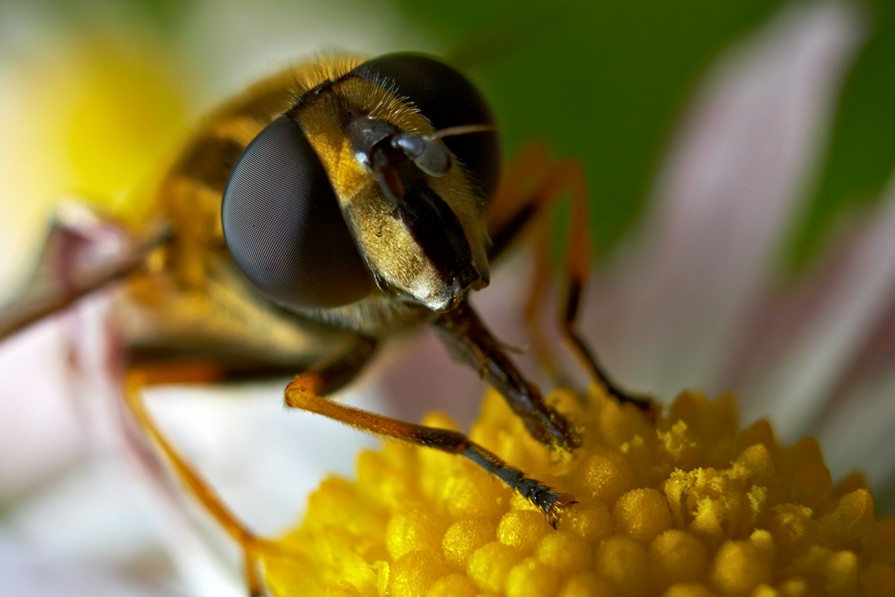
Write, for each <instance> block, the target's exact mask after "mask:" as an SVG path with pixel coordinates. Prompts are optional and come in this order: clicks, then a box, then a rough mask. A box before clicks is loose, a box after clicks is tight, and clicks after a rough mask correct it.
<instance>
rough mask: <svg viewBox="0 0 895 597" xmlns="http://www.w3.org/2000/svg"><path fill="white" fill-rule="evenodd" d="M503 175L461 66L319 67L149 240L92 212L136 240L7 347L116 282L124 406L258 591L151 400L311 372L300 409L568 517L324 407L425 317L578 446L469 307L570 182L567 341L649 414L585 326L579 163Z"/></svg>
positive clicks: (288, 87)
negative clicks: (161, 390) (174, 387)
mask: <svg viewBox="0 0 895 597" xmlns="http://www.w3.org/2000/svg"><path fill="white" fill-rule="evenodd" d="M500 172H501V153H500V145H499V139H498V134H497V129H496V125H495V120H494V117H493V115H492V114H491V111H490V109H489V108H488V105H487V103H486V102H485V100H484V98H483V97H482V95H481V94H480V93H479V92H478V91H477V90H476V89H475V87H473V85H472V84H471V83H470V82H469V81H468V80H467V79H466V78H465V77H464V76H463V75H461V74H460V73H459V72H457V71H456V70H454V69H453V68H451V67H449V66H447V65H446V64H444V63H442V62H440V61H438V60H436V59H433V58H430V57H426V56H422V55H416V54H404V53H398V54H388V55H384V56H380V57H377V58H372V59H367V58H364V57H358V56H342V57H334V58H324V59H316V60H312V61H309V62H306V63H304V64H300V65H298V66H296V67H294V68H292V69H290V70H287V71H285V72H283V73H280V74H278V75H276V76H273V77H271V78H268V79H266V80H263V81H261V82H260V83H258V84H257V85H255V86H253V87H251V88H250V89H249V90H248V91H247V92H246V93H245V94H243V95H241V96H239V97H237V98H235V99H234V100H232V101H230V102H228V103H226V104H224V105H223V106H222V107H221V108H220V109H218V110H217V111H216V112H215V113H213V114H212V115H211V116H210V117H209V118H208V119H207V120H206V121H205V122H204V124H202V125H201V127H200V128H199V129H198V131H197V132H196V134H195V135H194V137H193V138H192V140H191V141H190V142H189V143H187V144H186V146H185V147H184V148H183V150H182V151H181V153H180V154H179V156H178V157H177V159H176V160H175V161H174V163H173V165H172V166H171V168H170V169H169V170H168V172H167V174H166V175H165V176H164V177H163V178H162V180H161V183H160V185H159V186H158V189H157V190H156V192H155V194H154V196H153V197H152V200H151V201H149V202H148V203H147V206H146V216H145V221H144V228H143V230H140V231H137V232H134V231H130V230H127V228H126V227H124V226H123V225H121V224H118V223H116V222H114V221H113V220H110V219H105V220H98V222H101V224H102V226H104V227H106V228H108V229H111V230H115V231H118V232H120V234H121V236H122V237H123V239H124V240H123V242H122V246H123V249H122V252H121V255H119V257H118V258H117V259H115V260H113V261H112V262H111V263H99V264H91V263H75V264H68V265H73V266H74V268H75V269H74V271H76V272H77V276H68V278H69V279H68V280H67V281H66V283H65V284H62V285H57V286H56V287H54V288H53V289H52V290H51V291H50V292H45V293H43V295H42V296H39V297H38V298H39V300H37V301H36V302H35V301H31V302H27V303H21V304H20V305H19V306H17V307H13V308H11V309H8V310H7V311H6V312H5V313H4V314H3V315H2V316H0V338H2V337H5V336H9V335H10V334H12V333H14V332H15V331H17V330H18V329H20V328H22V327H24V326H25V325H27V324H29V323H31V322H33V321H35V320H36V319H38V318H40V317H42V316H44V315H47V314H49V313H52V312H55V311H58V310H60V309H62V308H64V307H66V306H68V305H70V304H71V303H73V302H74V301H76V300H78V299H79V298H80V297H82V296H84V295H85V294H87V293H89V292H91V291H93V290H96V289H98V288H102V287H106V286H108V285H110V284H113V283H116V284H118V286H119V289H118V290H119V292H120V300H119V303H118V313H119V314H120V320H121V321H120V325H121V328H122V334H123V341H124V344H125V351H126V357H125V358H126V372H125V374H124V377H125V379H124V386H125V389H124V397H125V402H126V404H127V405H128V407H129V409H130V411H131V413H132V415H133V417H134V420H135V421H136V422H137V423H138V425H139V427H140V428H141V429H142V430H143V431H144V432H145V434H146V435H147V436H149V437H150V438H151V439H152V440H153V441H154V442H155V444H156V446H157V447H158V449H159V450H160V452H161V453H162V455H163V456H164V459H165V461H166V462H167V464H168V466H169V467H170V469H171V470H172V472H173V473H174V474H175V475H176V476H177V477H178V478H179V479H180V480H181V481H182V482H183V483H184V484H185V485H186V487H187V488H188V489H189V491H190V493H192V494H193V495H194V497H195V498H196V499H197V500H198V501H199V502H200V504H201V505H202V506H203V507H204V508H205V509H206V510H207V511H208V513H209V514H210V515H211V516H212V517H213V518H214V519H215V520H216V521H217V522H218V523H219V524H220V525H221V526H222V527H223V528H224V529H225V530H226V531H227V532H228V533H229V534H230V535H231V536H232V538H233V539H235V540H236V541H237V542H238V543H239V544H240V546H241V547H242V550H243V553H244V556H245V561H246V570H247V574H248V579H247V582H248V585H249V588H250V590H251V591H252V592H253V593H254V592H258V590H259V588H260V583H259V581H258V579H257V577H256V573H255V572H254V567H253V562H254V556H255V554H257V551H258V550H259V549H262V548H263V541H262V540H260V539H258V538H256V537H255V536H254V535H253V534H252V533H251V531H249V530H248V529H247V528H246V527H245V525H244V524H243V523H242V522H241V521H240V520H239V519H238V518H237V517H236V516H235V515H234V514H233V513H231V511H230V510H229V509H228V508H227V507H226V505H225V504H224V503H223V501H221V500H220V499H219V498H218V497H217V496H216V494H215V493H214V491H213V490H212V489H211V488H210V487H209V486H208V484H207V483H206V482H205V481H204V480H203V479H202V477H201V476H200V475H199V474H198V473H197V472H196V471H194V470H193V469H192V467H191V466H190V465H189V463H188V462H186V461H185V460H184V459H183V458H182V457H181V456H180V454H179V453H178V451H177V450H176V449H175V447H174V446H173V445H172V444H171V443H169V442H168V440H167V439H166V437H165V436H164V434H163V433H162V431H161V430H160V428H159V427H158V426H157V425H156V424H155V422H154V421H153V419H152V417H151V416H150V415H149V413H148V411H147V410H146V409H145V407H144V405H143V402H142V394H141V390H142V389H143V388H145V387H147V386H149V385H154V384H163V383H166V382H171V381H175V380H176V381H195V382H199V381H219V382H226V381H236V380H246V379H258V378H265V377H272V376H278V375H284V374H292V375H295V374H297V377H295V378H294V379H293V380H292V381H291V382H290V383H289V384H288V386H287V387H286V390H285V403H286V405H287V406H288V407H291V408H298V409H303V410H308V411H311V412H314V413H318V414H322V415H324V416H326V417H329V418H332V419H335V420H338V421H341V422H343V423H346V424H348V425H352V426H354V427H357V428H360V429H362V430H365V431H368V432H372V433H374V434H376V435H380V436H385V437H391V438H395V439H398V440H403V441H407V442H411V443H415V444H418V445H422V446H426V447H430V448H434V449H438V450H443V451H447V452H450V453H455V454H457V455H460V456H464V457H466V458H468V459H470V460H472V461H473V462H475V463H476V464H478V465H480V466H481V467H482V468H484V469H485V470H486V471H487V472H489V473H490V474H492V475H494V476H496V477H497V478H499V479H500V480H501V481H502V482H504V483H506V484H507V485H508V486H509V487H511V488H512V489H514V490H516V491H518V492H519V493H521V494H522V495H523V496H524V497H526V498H527V499H528V500H529V501H531V502H532V503H533V504H534V505H535V506H536V507H537V508H539V509H540V510H541V511H542V512H544V513H545V515H547V516H548V518H550V519H551V520H552V521H555V520H556V518H557V516H558V515H559V513H560V512H561V510H562V509H563V508H564V507H566V506H568V505H570V504H571V503H572V502H573V498H572V497H571V496H569V495H566V494H563V493H560V492H559V491H556V490H554V489H552V488H550V487H547V486H546V485H545V484H543V483H541V482H539V481H537V480H535V479H531V478H529V477H527V476H526V475H525V474H524V472H522V471H520V470H518V469H515V468H514V467H513V466H512V465H511V464H509V463H506V462H503V461H502V460H501V459H500V458H498V457H497V456H496V455H494V454H492V453H491V452H489V451H488V450H486V449H485V448H483V447H481V446H479V445H477V444H475V443H473V442H472V441H470V440H469V439H468V438H466V437H465V436H464V435H462V434H460V433H458V432H454V431H447V430H442V429H435V428H430V427H424V426H421V425H415V424H410V423H406V422H403V421H398V420H395V419H391V418H387V417H384V416H380V415H376V414H373V413H370V412H366V411H361V410H357V409H354V408H351V407H347V406H344V405H341V404H339V403H337V402H334V401H332V400H329V399H328V398H327V397H328V396H330V395H332V394H333V393H334V392H336V391H337V390H338V389H340V388H341V387H343V386H345V385H346V384H348V383H350V382H351V381H352V380H353V379H354V378H355V376H356V375H357V374H358V372H359V371H361V370H362V368H363V367H364V365H365V364H366V363H367V362H368V361H369V360H370V359H371V358H372V357H373V356H374V354H375V352H376V347H377V345H379V344H380V343H381V342H383V341H384V340H386V339H387V338H388V337H389V336H391V335H393V334H395V333H396V332H398V331H400V330H403V329H406V328H409V327H412V326H419V325H426V324H428V325H432V326H434V327H435V328H436V330H437V331H438V332H439V335H440V337H441V339H442V340H443V342H444V344H445V346H446V347H447V349H448V350H449V351H450V352H451V353H452V354H453V355H454V356H455V357H456V358H457V359H459V360H461V361H463V362H466V363H468V364H469V365H470V366H472V367H474V368H476V369H478V370H479V371H480V373H481V375H482V376H483V377H484V378H485V380H486V381H487V382H488V383H490V384H491V385H492V386H494V387H495V388H496V389H497V390H499V391H500V393H501V394H502V395H503V396H504V397H505V398H506V400H507V402H508V403H509V405H510V406H511V408H512V410H513V411H514V412H515V413H516V414H517V415H518V416H519V417H520V418H521V419H522V420H523V422H524V423H525V426H526V427H527V429H528V431H529V433H530V434H531V435H532V436H533V437H534V438H535V439H537V440H538V441H540V442H543V443H545V444H549V445H552V446H555V447H557V448H558V449H573V448H575V447H576V446H577V445H578V438H577V436H576V433H575V430H574V427H573V425H572V424H571V423H570V421H568V420H567V419H566V418H565V417H564V416H563V415H562V413H560V412H557V411H556V410H554V409H553V408H552V407H551V406H550V405H548V404H547V403H545V401H544V399H543V397H542V394H541V392H540V390H539V389H538V388H537V387H536V386H535V385H533V384H532V383H531V382H529V381H528V380H527V379H526V377H525V376H524V375H523V374H522V373H521V372H520V371H519V369H518V368H517V367H516V366H515V365H514V363H513V361H512V360H511V359H510V358H509V357H508V356H507V355H506V352H505V349H504V347H503V345H502V344H501V343H500V342H499V341H498V340H497V339H496V338H495V337H494V336H493V335H492V334H491V332H490V331H489V330H488V328H487V326H486V325H485V324H484V323H483V322H482V320H481V319H480V318H479V316H478V314H477V313H476V311H475V309H473V307H472V306H471V304H470V303H469V301H468V294H469V292H470V291H472V290H479V289H482V288H484V287H485V286H487V284H488V281H489V264H490V263H491V261H492V260H493V259H495V258H497V257H498V256H499V255H500V254H501V253H502V252H503V251H504V250H505V249H506V247H507V245H508V244H509V243H510V241H511V240H512V239H513V238H514V237H516V236H518V234H519V233H520V231H521V230H522V229H523V228H524V227H525V226H526V224H527V223H528V222H529V221H531V220H532V219H533V218H535V217H536V216H537V215H538V213H539V212H540V211H542V209H543V208H544V207H545V206H546V205H548V204H549V203H550V202H551V201H552V200H553V199H554V198H556V197H558V196H559V195H560V194H561V192H563V191H564V190H566V189H568V190H569V191H570V195H571V197H572V200H573V206H574V207H573V210H574V211H573V213H574V218H573V223H572V224H573V225H572V233H571V235H570V241H569V256H568V259H567V261H568V264H569V268H568V269H569V274H570V276H569V285H568V286H569V287H568V292H567V298H566V302H565V309H564V311H563V314H562V315H563V316H562V322H563V331H564V335H565V337H566V339H567V340H569V341H570V346H571V348H572V350H573V353H574V354H575V355H576V356H577V357H578V358H579V360H580V361H581V363H582V364H583V365H584V366H585V367H586V369H587V371H588V372H589V373H590V375H591V376H592V378H593V379H595V380H597V381H598V382H600V383H603V384H605V385H606V386H607V388H608V389H609V391H610V392H612V393H614V394H615V395H617V396H618V397H619V398H620V399H622V400H626V401H630V402H633V403H635V404H636V405H638V406H640V407H642V408H648V404H649V403H648V401H646V400H644V399H641V398H639V397H635V396H630V395H628V394H626V393H624V392H623V391H621V390H620V389H619V388H618V387H617V386H616V385H615V384H613V383H612V382H611V381H610V380H609V379H608V378H607V377H606V375H605V374H604V372H603V371H602V370H601V368H600V367H599V366H598V364H597V362H596V360H595V359H594V357H593V355H592V354H591V353H590V352H589V350H588V349H587V347H586V346H585V345H584V343H583V342H582V341H581V340H580V338H579V337H578V336H577V334H576V333H575V329H574V322H575V319H576V314H577V309H578V300H579V297H580V294H581V290H582V288H583V284H584V279H585V275H586V271H587V264H588V260H587V252H588V251H587V243H586V224H585V222H586V213H585V212H584V210H585V200H586V198H585V192H586V191H585V187H584V182H583V177H582V174H581V172H580V170H579V169H578V167H577V166H576V165H575V163H574V162H571V161H564V162H556V163H550V162H549V161H547V160H546V159H545V156H544V155H543V154H540V153H537V152H529V153H527V154H523V156H522V157H520V158H519V159H518V160H517V161H516V162H515V165H513V166H511V167H510V169H509V170H507V171H506V173H505V174H504V180H503V183H502V184H501V185H500V186H499V185H498V183H499V178H500ZM523 179H525V181H526V182H525V184H523V183H522V181H523ZM83 236H84V234H83V230H81V229H79V228H78V227H77V224H76V223H73V222H70V221H67V220H66V218H64V217H61V218H59V219H58V220H57V221H56V222H55V224H54V230H53V232H52V233H51V235H50V241H49V243H48V249H47V250H46V251H45V254H48V253H52V254H54V255H56V257H54V259H59V258H60V256H62V257H61V258H63V259H64V258H68V259H76V260H77V255H79V254H80V255H83V253H79V252H78V251H76V250H72V247H73V243H77V242H79V239H82V238H83ZM72 255H74V256H75V257H71V256H72ZM82 261H83V260H82ZM67 269H68V268H67Z"/></svg>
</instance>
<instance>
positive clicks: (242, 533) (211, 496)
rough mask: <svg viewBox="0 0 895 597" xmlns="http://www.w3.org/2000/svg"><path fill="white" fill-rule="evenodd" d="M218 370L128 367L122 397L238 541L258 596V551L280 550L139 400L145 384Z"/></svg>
mask: <svg viewBox="0 0 895 597" xmlns="http://www.w3.org/2000/svg"><path fill="white" fill-rule="evenodd" d="M219 373H220V372H219V371H216V370H215V369H214V367H213V365H209V366H201V365H200V366H198V367H195V368H191V369H183V368H171V369H167V370H165V369H158V368H154V369H152V370H151V371H150V370H141V369H132V370H130V371H128V373H127V374H126V375H125V387H124V399H125V404H126V405H127V407H128V409H129V411H130V412H131V414H132V415H133V417H134V420H135V421H136V423H137V425H138V426H139V428H140V430H141V431H142V432H143V433H144V434H145V436H147V437H149V438H150V439H151V440H152V441H153V442H154V443H155V445H156V446H157V447H158V449H159V450H160V451H161V453H162V455H163V456H164V459H165V460H166V461H167V463H168V465H169V466H170V468H171V470H172V472H173V473H174V474H175V475H176V477H177V479H179V480H180V482H182V483H183V485H184V487H185V488H186V489H187V491H188V492H189V493H190V494H191V495H192V496H193V497H194V498H195V499H196V500H197V501H198V502H199V504H200V505H201V506H202V507H203V508H204V509H205V511H206V512H208V513H209V514H210V515H211V517H212V518H213V519H214V520H215V522H217V523H218V525H220V527H221V528H222V529H224V531H225V532H226V533H227V534H228V535H229V536H230V537H231V538H232V539H233V540H234V541H236V542H237V543H238V544H239V546H240V548H241V549H242V552H243V562H244V566H245V575H246V584H247V586H248V590H249V595H251V596H252V597H260V596H261V595H262V594H263V590H262V587H261V581H260V578H259V577H258V571H257V568H256V562H257V558H258V555H259V552H261V551H264V550H268V551H274V552H276V553H280V552H281V550H280V549H279V548H278V547H276V546H275V545H274V544H272V543H271V542H269V541H267V540H265V539H263V538H260V537H257V536H256V535H255V534H254V533H253V532H252V531H251V530H249V528H248V527H246V525H245V524H244V523H243V522H242V521H241V520H240V519H239V518H238V517H237V516H236V515H235V514H234V513H233V512H232V511H231V510H230V508H229V507H228V506H227V505H226V504H225V503H224V501H223V500H222V499H221V497H220V496H219V495H218V494H217V493H216V492H215V490H214V489H213V488H212V487H211V485H210V484H209V483H208V481H207V480H205V479H204V478H203V477H202V476H201V475H200V474H199V472H198V471H196V469H195V468H194V467H193V466H192V465H191V464H190V463H189V462H188V461H187V460H186V459H185V458H184V457H183V456H182V455H181V454H180V452H179V451H178V450H177V448H175V447H174V445H173V444H171V442H170V441H169V440H168V438H167V437H166V436H165V434H164V433H163V432H162V430H161V428H160V427H159V426H158V425H157V424H156V422H155V420H154V419H153V418H152V416H151V415H150V414H149V411H148V410H147V409H146V405H145V404H144V401H143V390H144V389H145V388H146V387H150V386H152V385H155V384H163V383H173V382H203V381H219V380H220V378H221V375H219Z"/></svg>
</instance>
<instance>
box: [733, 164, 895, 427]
mask: <svg viewBox="0 0 895 597" xmlns="http://www.w3.org/2000/svg"><path fill="white" fill-rule="evenodd" d="M869 224H870V223H869ZM870 226H871V227H870V229H869V230H867V231H865V234H864V235H863V236H862V237H861V238H860V239H859V241H858V243H857V245H856V246H855V247H854V248H853V250H852V251H851V253H850V254H848V255H846V256H845V259H844V260H843V262H842V263H840V264H839V267H840V277H839V278H838V279H837V280H836V284H835V285H834V286H832V287H830V288H829V289H828V291H827V293H826V294H825V295H824V296H822V297H819V301H820V304H819V305H817V306H815V307H814V309H813V311H814V312H813V314H812V320H811V325H806V326H804V327H803V329H802V330H800V332H801V333H800V334H798V335H797V336H796V337H794V338H792V339H791V341H790V342H789V343H788V345H787V351H786V353H785V355H783V356H782V357H778V358H776V359H775V360H774V362H773V363H769V364H768V365H769V366H768V370H767V372H766V373H767V374H766V375H765V377H764V378H763V379H762V381H761V384H760V385H756V386H755V387H754V388H753V389H752V390H751V391H753V392H755V393H756V394H755V395H756V396H757V397H758V398H760V399H763V400H764V401H766V404H767V407H766V408H768V409H770V408H773V409H774V413H775V420H776V421H777V422H778V430H779V432H780V433H781V435H782V436H783V437H789V438H794V437H796V436H798V435H801V434H803V433H806V432H807V431H809V429H808V426H809V425H810V424H811V423H813V422H816V420H817V419H818V418H819V416H820V415H821V414H822V412H823V411H824V409H826V408H827V403H828V400H829V399H830V397H831V395H832V392H833V390H834V389H835V388H836V387H837V385H838V383H839V382H840V380H841V378H842V377H843V376H844V374H845V373H846V371H847V368H848V367H849V366H850V364H851V361H852V357H853V356H854V355H857V354H859V353H860V350H861V348H863V346H864V345H865V343H866V342H867V341H868V339H869V338H871V337H872V336H873V334H874V332H875V331H876V328H877V326H878V325H880V324H881V323H882V322H883V321H884V320H885V317H886V316H887V314H888V311H889V309H890V307H891V305H892V303H893V298H895V259H892V255H895V178H893V179H892V181H891V182H890V185H889V190H888V191H887V193H886V197H885V201H884V203H883V209H881V210H880V211H879V212H878V213H876V214H875V217H874V219H873V221H872V224H870ZM759 408H760V407H759Z"/></svg>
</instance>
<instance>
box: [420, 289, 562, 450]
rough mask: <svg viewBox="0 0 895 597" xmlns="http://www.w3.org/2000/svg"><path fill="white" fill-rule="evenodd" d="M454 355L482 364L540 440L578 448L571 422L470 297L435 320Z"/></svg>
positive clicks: (490, 380) (491, 381) (484, 374)
mask: <svg viewBox="0 0 895 597" xmlns="http://www.w3.org/2000/svg"><path fill="white" fill-rule="evenodd" d="M433 324H434V325H435V328H436V330H438V332H439V334H440V336H441V338H442V340H443V341H444V343H445V345H446V346H447V347H448V349H449V350H450V351H451V352H452V353H453V355H454V357H455V358H457V359H459V360H461V361H464V362H467V363H469V364H470V365H472V366H473V367H478V368H479V370H480V372H481V374H482V377H483V378H484V379H485V381H487V382H488V383H489V384H491V385H492V386H493V387H494V388H496V389H497V390H498V391H499V392H500V393H501V394H502V395H503V397H504V398H505V399H506V401H507V403H508V404H509V406H510V408H511V409H512V410H513V412H515V413H516V414H517V415H518V416H519V417H520V418H521V419H522V420H523V422H524V423H525V426H526V428H527V429H528V431H529V432H530V433H531V435H532V437H534V438H535V439H537V440H538V441H540V442H542V443H545V444H549V445H558V446H560V447H563V448H567V449H570V448H575V447H577V446H578V445H579V438H578V437H577V436H576V434H575V432H574V430H573V429H572V426H571V425H570V424H569V422H568V421H567V420H566V419H565V418H564V417H563V416H562V415H560V414H559V413H558V412H556V411H555V410H553V409H552V408H551V407H550V406H548V405H547V404H546V403H545V402H544V399H543V397H542V396H541V392H540V390H538V388H537V387H536V386H535V385H533V384H532V383H531V382H529V381H528V380H527V379H525V377H523V375H522V373H521V372H520V371H519V369H518V368H517V367H516V365H515V364H514V363H513V361H511V360H510V358H509V357H508V356H507V355H506V353H505V352H504V350H503V347H502V345H501V344H500V342H498V341H497V339H496V338H494V336H493V335H492V334H491V332H490V331H489V330H488V328H486V327H485V324H484V323H482V321H481V319H480V318H479V316H478V314H477V313H476V312H475V310H474V309H473V308H472V305H470V304H469V302H467V301H466V300H463V301H462V302H461V303H460V304H459V305H457V307H455V308H454V309H452V310H450V311H447V312H445V313H442V314H440V315H439V316H438V317H437V318H436V319H435V320H434V322H433Z"/></svg>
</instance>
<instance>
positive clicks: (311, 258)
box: [221, 116, 373, 308]
mask: <svg viewBox="0 0 895 597" xmlns="http://www.w3.org/2000/svg"><path fill="white" fill-rule="evenodd" d="M221 219H222V223H223V227H224V238H225V239H226V241H227V248H228V249H230V253H231V254H232V255H233V259H234V261H236V265H237V266H238V267H239V269H240V270H241V271H242V273H243V274H244V275H245V277H246V278H248V279H249V281H251V283H252V284H254V285H255V286H256V287H257V288H258V289H259V290H260V291H261V292H263V293H264V294H266V295H267V296H269V297H270V298H272V299H273V300H275V301H277V302H279V303H281V304H283V305H285V306H291V307H298V308H327V307H337V306H340V305H346V304H349V303H352V302H355V301H357V300H359V299H361V298H363V297H364V296H366V295H367V294H368V293H369V292H370V291H371V290H372V288H373V282H372V279H371V276H370V273H369V271H368V270H367V268H366V265H365V264H364V262H363V260H362V259H361V256H360V254H359V253H358V250H357V245H355V243H354V240H353V238H352V237H351V233H350V232H349V230H348V226H347V225H346V223H345V220H344V218H343V217H342V211H341V209H340V208H339V204H338V200H337V199H336V195H335V191H334V190H333V188H332V185H331V184H330V181H329V177H328V176H327V174H326V171H325V170H324V168H323V165H322V164H321V163H320V158H319V157H318V156H317V153H316V152H315V151H314V149H313V147H311V145H310V142H309V141H308V139H307V138H306V137H305V135H304V133H303V132H302V130H301V128H300V127H299V126H298V124H297V123H296V122H295V121H294V120H292V119H291V118H289V117H287V116H281V117H279V118H277V119H276V120H274V121H273V122H271V123H270V124H269V125H267V127H266V128H265V129H264V130H262V131H261V132H260V133H259V134H258V136H257V137H255V139H254V140H253V141H252V142H251V143H250V144H249V146H248V147H247V148H246V150H245V152H243V154H242V157H240V158H239V161H237V162H236V166H234V168H233V172H232V173H231V174H230V179H229V181H228V182H227V187H226V188H225V190H224V199H223V204H222V207H221Z"/></svg>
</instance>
